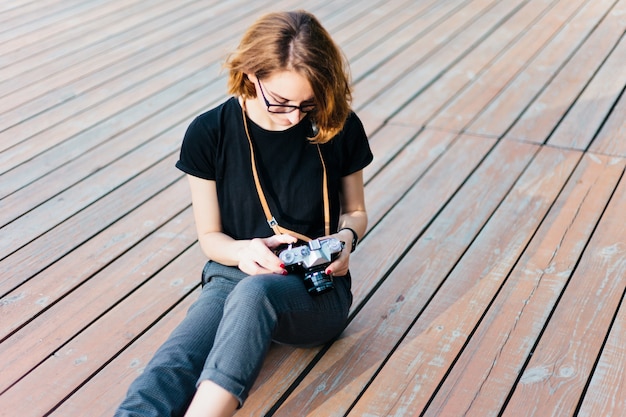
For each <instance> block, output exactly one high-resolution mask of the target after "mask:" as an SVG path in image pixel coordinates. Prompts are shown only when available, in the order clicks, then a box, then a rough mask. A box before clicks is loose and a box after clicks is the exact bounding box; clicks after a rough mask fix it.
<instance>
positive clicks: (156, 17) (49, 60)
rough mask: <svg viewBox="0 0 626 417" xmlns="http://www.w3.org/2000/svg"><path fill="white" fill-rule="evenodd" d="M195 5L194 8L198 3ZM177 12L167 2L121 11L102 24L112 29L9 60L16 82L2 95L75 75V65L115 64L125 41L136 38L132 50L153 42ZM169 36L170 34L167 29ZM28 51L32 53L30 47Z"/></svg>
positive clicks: (4, 88) (5, 84) (8, 69)
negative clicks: (55, 77) (156, 29)
mask: <svg viewBox="0 0 626 417" xmlns="http://www.w3.org/2000/svg"><path fill="white" fill-rule="evenodd" d="M191 4H192V6H193V4H194V3H191ZM180 9H181V12H182V13H181V15H182V16H184V15H185V11H186V8H185V6H184V5H181V7H180ZM175 10H176V8H175V6H174V5H172V4H167V2H164V3H161V4H158V3H157V4H155V5H154V7H144V10H143V12H142V13H139V12H135V13H131V14H129V15H126V16H125V14H124V11H123V10H120V12H119V15H118V19H117V20H114V21H112V22H107V21H106V19H105V20H104V22H102V24H105V25H106V24H107V23H108V26H102V25H101V24H100V23H99V22H98V25H97V28H98V29H94V30H92V31H91V32H90V33H88V34H87V35H86V36H84V37H80V36H78V37H74V36H70V37H68V38H65V39H63V38H62V40H63V42H62V43H59V44H57V45H53V46H52V47H51V48H48V49H44V50H43V51H39V52H36V53H34V54H32V55H29V56H27V57H24V59H15V60H14V61H9V65H7V66H5V67H4V68H3V72H4V73H5V74H6V75H7V77H13V78H15V82H13V83H10V82H8V80H7V81H5V82H3V83H0V94H2V95H3V96H4V95H6V94H8V93H11V92H14V91H18V90H21V89H23V88H24V87H26V86H28V85H30V84H31V83H33V82H36V81H41V80H45V78H47V77H49V76H52V75H55V74H58V73H60V72H61V73H63V72H65V71H68V70H70V74H68V75H71V71H72V70H73V68H74V67H75V66H78V67H79V68H81V67H83V66H86V67H87V68H89V67H91V66H92V64H91V61H95V63H100V62H103V60H104V61H106V58H107V57H109V58H112V59H110V61H111V62H115V61H116V59H115V57H116V56H120V54H121V55H122V56H124V52H125V48H123V47H122V46H124V42H129V39H132V40H131V41H130V42H129V43H130V46H131V47H132V45H133V44H136V43H137V42H138V41H140V40H141V38H143V37H144V36H146V35H147V36H148V39H150V36H151V35H150V31H149V29H150V28H153V29H152V30H154V27H155V25H158V24H159V23H160V24H164V25H167V24H172V23H174V22H175V21H176V19H177V18H180V16H179V14H178V13H177V12H176V11H175ZM131 12H132V10H131ZM172 19H173V20H172ZM165 28H167V26H165ZM165 33H168V31H167V30H165ZM152 36H154V35H152ZM157 36H158V35H157ZM135 38H138V39H135ZM115 47H117V50H116V51H115V50H113V49H112V48H115ZM26 52H28V48H27V49H26ZM81 56H82V59H81ZM46 70H47V71H46ZM46 72H47V76H46ZM87 73H89V72H87Z"/></svg>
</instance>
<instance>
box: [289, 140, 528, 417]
mask: <svg viewBox="0 0 626 417" xmlns="http://www.w3.org/2000/svg"><path fill="white" fill-rule="evenodd" d="M459 140H463V138H461V139H459ZM475 140H476V139H475ZM480 140H484V139H480ZM536 150H537V148H536V147H535V146H532V145H527V144H520V143H516V144H513V143H501V144H500V145H499V146H497V147H495V148H494V149H493V150H492V151H491V152H490V153H489V155H488V156H487V157H486V158H485V160H484V161H483V162H482V163H481V164H480V166H479V167H478V168H477V169H476V171H475V172H473V173H472V174H471V177H469V179H467V180H466V181H465V183H464V184H463V187H462V188H461V189H460V190H459V191H458V192H457V193H456V195H455V196H454V198H453V199H452V200H450V202H449V203H448V204H446V206H445V207H444V208H443V209H442V210H441V213H440V214H439V215H438V216H437V218H436V219H435V220H434V221H433V222H432V224H431V225H429V227H428V229H426V230H425V231H424V233H423V234H422V235H421V236H420V239H419V240H418V241H417V242H416V243H415V244H414V245H413V246H412V247H411V248H410V252H409V253H408V254H407V255H406V256H404V257H403V258H402V260H401V262H400V264H399V265H398V266H397V267H396V268H395V269H394V270H393V271H392V272H391V275H390V276H389V277H388V278H386V280H385V282H384V283H383V284H382V285H381V287H380V288H378V289H377V290H376V292H375V293H374V294H373V296H372V298H371V299H369V300H368V301H367V304H365V305H364V306H363V309H362V310H361V311H360V312H359V314H357V316H356V317H355V318H354V320H353V321H352V322H351V323H350V325H349V326H348V328H347V330H346V331H345V332H344V335H343V336H342V337H341V338H340V340H339V341H338V342H337V343H335V344H334V345H333V346H332V347H331V348H330V350H329V351H328V352H326V353H325V354H324V356H323V358H321V360H320V361H319V362H318V363H317V364H316V366H315V367H314V368H313V369H312V370H311V372H310V373H309V374H308V375H307V377H306V378H305V379H304V380H303V381H302V383H300V385H299V386H298V388H297V389H296V390H295V391H294V393H293V395H292V396H290V397H289V398H288V400H287V401H286V402H285V404H283V407H282V408H281V409H280V410H279V411H280V413H279V414H280V415H285V416H287V415H294V414H295V413H296V412H297V410H302V415H310V416H331V415H332V416H343V415H344V414H345V413H346V412H347V411H348V410H349V407H350V406H351V405H352V404H353V403H354V402H356V401H357V399H358V398H359V396H360V395H361V393H362V392H363V391H364V390H365V389H366V387H367V385H368V384H369V383H370V381H371V380H372V379H373V378H375V375H376V373H377V372H378V371H379V370H380V368H381V365H382V363H383V362H384V361H385V359H386V357H387V355H388V354H389V352H391V351H393V350H394V348H395V346H396V345H397V344H398V343H399V342H400V341H401V340H402V338H403V336H404V334H405V333H406V331H407V329H409V328H410V327H411V325H412V323H413V322H414V320H415V318H416V317H419V315H420V312H421V311H422V310H423V308H424V307H425V306H426V305H427V304H428V301H429V300H430V298H431V297H432V296H433V294H435V293H436V292H437V288H438V287H440V286H441V285H442V282H443V281H444V280H445V277H446V275H447V273H448V272H449V271H451V270H452V269H453V268H454V265H455V264H456V262H458V260H459V259H460V258H461V257H462V256H463V253H464V252H465V250H466V249H467V246H468V245H470V244H471V242H472V240H473V239H474V238H475V236H476V235H477V234H478V233H479V232H480V230H481V228H482V227H483V226H484V224H485V223H486V222H487V221H488V220H489V218H490V216H491V215H492V214H493V212H494V211H495V210H496V208H497V207H498V205H499V204H500V201H501V199H502V198H503V197H504V196H505V195H506V194H507V192H508V191H509V189H510V187H511V186H512V185H513V184H514V183H515V182H516V180H517V179H518V176H519V175H520V174H521V173H522V172H523V170H524V169H525V167H526V166H527V164H528V163H529V161H530V160H531V159H532V157H533V156H534V153H535V152H536ZM454 165H458V164H454ZM504 167H506V168H504ZM494 176H497V177H498V178H499V179H500V181H498V182H497V183H496V182H493V181H487V180H486V179H487V178H492V177H494ZM403 204H404V203H403ZM400 223H403V222H402V221H401V222H400ZM405 233H406V232H405ZM387 239H389V238H387ZM398 270H399V271H403V272H402V273H397V272H396V271H398ZM409 270H410V271H411V272H410V273H406V272H407V271H409ZM357 415H360V414H357ZM375 415H376V414H375Z"/></svg>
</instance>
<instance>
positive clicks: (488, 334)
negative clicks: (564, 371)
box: [424, 155, 626, 417]
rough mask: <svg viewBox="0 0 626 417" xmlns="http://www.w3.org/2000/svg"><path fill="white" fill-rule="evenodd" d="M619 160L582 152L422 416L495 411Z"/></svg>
mask: <svg viewBox="0 0 626 417" xmlns="http://www.w3.org/2000/svg"><path fill="white" fill-rule="evenodd" d="M625 163H626V161H624V160H621V161H619V160H615V159H614V158H608V157H595V156H589V155H587V156H585V157H583V159H582V161H581V164H580V165H579V166H578V167H577V169H576V171H575V172H574V174H573V175H572V178H570V180H569V181H568V184H567V186H566V187H565V189H564V191H563V192H562V193H561V195H560V196H559V198H558V199H557V201H556V203H555V205H554V206H553V207H552V208H551V209H550V212H549V213H548V216H547V217H546V219H545V220H544V221H543V222H542V224H541V227H540V228H539V230H538V231H537V233H536V234H535V235H534V236H533V238H532V241H531V242H530V244H529V246H528V248H527V249H526V250H525V251H524V254H523V255H522V257H521V258H520V261H519V262H518V263H517V265H516V266H515V269H514V270H513V271H512V273H511V275H510V276H509V277H508V279H507V280H506V282H505V284H504V286H503V289H502V290H501V291H500V293H499V294H498V296H497V298H496V299H495V301H494V303H493V305H491V306H490V307H489V310H488V311H487V313H486V315H485V317H484V318H483V319H482V320H481V323H480V325H479V327H478V329H477V330H476V332H475V333H474V334H473V335H472V338H471V340H469V342H468V344H467V346H466V347H465V348H464V349H463V352H462V353H461V354H460V356H459V358H458V359H457V360H456V361H455V363H454V366H453V368H452V369H451V371H450V373H449V375H447V376H446V379H445V380H444V382H443V384H442V385H441V387H440V388H439V389H438V390H437V392H436V394H435V396H434V397H433V398H432V399H431V402H430V403H429V405H428V409H427V410H426V411H425V413H424V416H437V415H439V416H446V415H451V416H452V415H454V416H457V415H463V416H468V417H469V416H480V417H485V416H496V415H498V412H499V410H500V409H501V408H502V407H503V406H504V404H505V403H506V401H507V398H508V395H509V393H510V391H511V389H512V388H513V387H514V385H515V383H516V381H517V378H518V375H519V372H520V371H521V369H522V368H523V366H524V364H525V362H526V361H527V360H528V358H529V356H530V355H531V354H532V351H531V349H532V347H533V345H534V343H535V341H536V340H537V339H538V338H539V337H540V334H541V331H542V330H543V327H544V325H545V323H547V322H548V320H549V317H550V314H551V312H552V310H553V309H554V306H555V305H556V304H557V303H558V301H559V297H560V295H561V294H562V292H563V288H565V286H566V285H567V284H568V281H569V279H570V278H571V276H572V271H574V270H575V268H576V264H577V263H578V261H579V260H580V256H581V254H582V253H583V251H584V249H585V243H586V242H587V241H588V240H589V238H590V237H591V234H592V233H593V231H594V228H595V226H596V224H597V223H598V221H599V219H600V216H601V215H602V213H603V210H604V208H605V207H606V204H607V201H608V200H609V199H610V198H611V195H612V193H613V191H614V190H615V186H616V185H617V183H618V181H619V180H620V177H621V175H622V172H623V170H624V165H625ZM595 415H596V416H607V415H609V414H606V413H598V414H595Z"/></svg>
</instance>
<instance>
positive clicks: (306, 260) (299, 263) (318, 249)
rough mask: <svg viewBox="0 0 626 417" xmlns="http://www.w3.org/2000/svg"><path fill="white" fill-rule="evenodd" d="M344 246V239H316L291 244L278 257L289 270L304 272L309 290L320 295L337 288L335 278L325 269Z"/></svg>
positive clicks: (305, 282)
mask: <svg viewBox="0 0 626 417" xmlns="http://www.w3.org/2000/svg"><path fill="white" fill-rule="evenodd" d="M343 246H344V243H343V242H342V241H340V240H338V239H335V238H332V237H331V238H326V239H315V240H312V241H310V242H309V243H307V244H305V245H302V246H296V247H292V245H289V246H288V247H287V249H285V250H283V251H281V252H280V253H279V254H278V257H279V258H280V259H281V261H283V263H284V264H285V268H286V269H287V270H288V271H289V272H303V273H304V286H305V287H306V289H307V291H308V292H309V294H311V295H318V294H323V293H325V292H328V291H330V290H332V289H333V288H335V286H334V284H333V278H332V277H331V276H330V275H328V274H326V272H325V270H326V267H327V266H328V265H329V264H330V263H331V262H332V261H333V260H335V259H336V258H337V256H339V253H340V252H341V251H342V250H343Z"/></svg>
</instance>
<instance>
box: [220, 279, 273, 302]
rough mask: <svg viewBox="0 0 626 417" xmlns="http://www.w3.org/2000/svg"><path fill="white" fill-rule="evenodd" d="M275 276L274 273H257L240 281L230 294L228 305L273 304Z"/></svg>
mask: <svg viewBox="0 0 626 417" xmlns="http://www.w3.org/2000/svg"><path fill="white" fill-rule="evenodd" d="M274 286H275V277H273V276H272V275H255V276H250V277H247V278H245V279H243V280H241V282H239V283H238V284H237V285H236V286H235V288H234V289H233V291H232V292H231V293H230V295H229V296H228V299H227V301H226V303H227V305H232V304H234V305H238V306H250V307H253V308H256V307H269V306H271V304H272V302H271V295H272V293H273V290H272V287H274Z"/></svg>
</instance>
